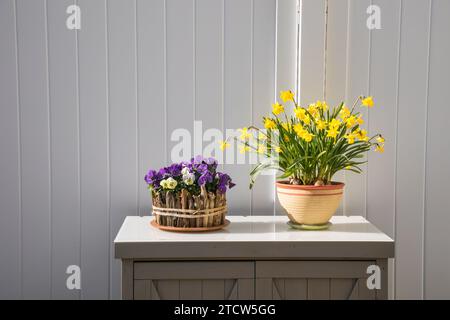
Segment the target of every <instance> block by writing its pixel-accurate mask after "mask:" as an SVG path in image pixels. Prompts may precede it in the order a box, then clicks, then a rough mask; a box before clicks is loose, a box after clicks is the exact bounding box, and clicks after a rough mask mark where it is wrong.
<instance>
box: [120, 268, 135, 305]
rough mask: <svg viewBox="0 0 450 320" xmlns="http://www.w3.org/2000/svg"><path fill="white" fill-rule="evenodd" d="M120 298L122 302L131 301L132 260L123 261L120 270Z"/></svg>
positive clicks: (132, 281)
mask: <svg viewBox="0 0 450 320" xmlns="http://www.w3.org/2000/svg"><path fill="white" fill-rule="evenodd" d="M120 271H121V285H120V296H121V297H122V299H123V300H132V299H133V283H134V263H133V260H129V259H123V260H122V268H121V270H120Z"/></svg>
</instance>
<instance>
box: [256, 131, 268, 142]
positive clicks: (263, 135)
mask: <svg viewBox="0 0 450 320" xmlns="http://www.w3.org/2000/svg"><path fill="white" fill-rule="evenodd" d="M258 139H259V140H267V136H266V135H265V134H264V133H263V132H261V131H259V133H258Z"/></svg>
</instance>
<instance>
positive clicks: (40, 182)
mask: <svg viewBox="0 0 450 320" xmlns="http://www.w3.org/2000/svg"><path fill="white" fill-rule="evenodd" d="M17 24H18V30H17V32H18V56H19V93H20V96H19V101H20V122H21V128H20V129H21V130H20V134H21V139H22V140H21V141H22V144H21V159H22V181H21V185H22V190H21V191H22V288H23V298H26V299H35V298H38V299H39V298H41V299H46V298H47V299H48V298H50V295H51V243H52V240H51V238H52V234H51V228H50V226H51V204H50V203H51V200H50V190H51V188H50V168H51V165H50V143H49V140H50V123H49V101H48V70H47V14H46V2H45V1H43V0H36V1H25V0H19V1H17Z"/></svg>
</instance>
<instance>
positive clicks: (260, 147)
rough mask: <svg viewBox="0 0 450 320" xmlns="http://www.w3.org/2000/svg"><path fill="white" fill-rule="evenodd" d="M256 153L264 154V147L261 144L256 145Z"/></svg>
mask: <svg viewBox="0 0 450 320" xmlns="http://www.w3.org/2000/svg"><path fill="white" fill-rule="evenodd" d="M256 152H258V153H259V154H264V153H265V152H266V147H265V146H264V145H263V144H260V145H258V148H257V149H256Z"/></svg>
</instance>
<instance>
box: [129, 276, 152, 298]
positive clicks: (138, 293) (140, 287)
mask: <svg viewBox="0 0 450 320" xmlns="http://www.w3.org/2000/svg"><path fill="white" fill-rule="evenodd" d="M150 281H151V280H134V289H133V290H134V300H150V299H151V296H150V295H149V293H150V292H149V291H148V290H147V288H149V282H150Z"/></svg>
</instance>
